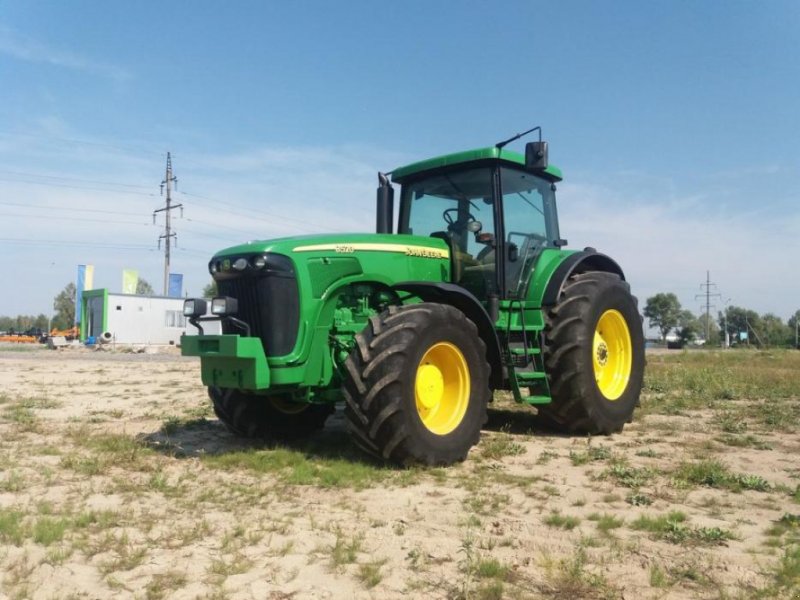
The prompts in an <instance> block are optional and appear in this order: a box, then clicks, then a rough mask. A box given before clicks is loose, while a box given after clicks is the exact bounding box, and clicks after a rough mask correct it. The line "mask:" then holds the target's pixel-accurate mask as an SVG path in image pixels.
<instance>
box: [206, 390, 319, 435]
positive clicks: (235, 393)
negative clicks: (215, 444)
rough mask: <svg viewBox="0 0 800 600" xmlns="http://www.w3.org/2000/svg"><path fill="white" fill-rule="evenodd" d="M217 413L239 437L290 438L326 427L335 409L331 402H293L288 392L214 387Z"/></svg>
mask: <svg viewBox="0 0 800 600" xmlns="http://www.w3.org/2000/svg"><path fill="white" fill-rule="evenodd" d="M208 395H209V397H210V398H211V402H212V404H213V406H214V413H215V414H216V415H217V418H219V420H220V421H222V422H223V423H224V424H225V426H226V427H227V428H228V430H229V431H230V432H231V433H233V434H234V435H237V436H239V437H246V438H261V439H265V440H282V441H288V440H293V439H297V438H301V437H305V436H307V435H309V434H311V433H314V432H315V431H317V430H319V429H322V428H323V427H324V425H325V421H326V420H327V418H328V416H329V415H330V414H331V413H332V412H333V407H332V406H329V405H320V404H307V403H304V402H293V401H292V400H291V399H289V398H286V397H284V396H259V395H256V394H247V393H245V392H242V391H240V390H233V389H227V388H218V387H210V388H208Z"/></svg>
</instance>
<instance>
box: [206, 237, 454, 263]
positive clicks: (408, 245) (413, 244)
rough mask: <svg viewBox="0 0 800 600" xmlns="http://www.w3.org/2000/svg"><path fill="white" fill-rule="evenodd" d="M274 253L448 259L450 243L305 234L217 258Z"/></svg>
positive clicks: (242, 247)
mask: <svg viewBox="0 0 800 600" xmlns="http://www.w3.org/2000/svg"><path fill="white" fill-rule="evenodd" d="M262 252H264V253H267V252H271V253H275V254H283V255H285V256H293V255H295V254H299V253H302V254H306V253H313V254H318V253H321V254H326V255H329V254H335V255H341V254H355V253H359V254H360V253H363V252H369V253H372V252H383V253H392V254H402V255H405V256H416V257H422V258H440V259H449V258H450V251H449V250H448V248H447V244H446V243H445V242H444V241H443V240H440V239H438V238H431V237H423V236H416V235H394V234H384V235H380V234H375V233H338V234H332V235H303V236H295V237H287V238H278V239H275V240H254V241H250V242H247V243H245V244H240V245H238V246H231V247H230V248H225V249H224V250H220V251H219V252H217V253H216V254H215V255H214V258H224V257H231V256H241V255H244V254H257V253H262Z"/></svg>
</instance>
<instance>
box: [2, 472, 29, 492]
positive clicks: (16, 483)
mask: <svg viewBox="0 0 800 600" xmlns="http://www.w3.org/2000/svg"><path fill="white" fill-rule="evenodd" d="M24 488H25V476H24V475H23V474H22V473H20V472H19V471H16V470H14V471H10V472H9V473H8V475H7V476H6V478H5V479H4V480H3V481H0V492H19V491H22V490H23V489H24Z"/></svg>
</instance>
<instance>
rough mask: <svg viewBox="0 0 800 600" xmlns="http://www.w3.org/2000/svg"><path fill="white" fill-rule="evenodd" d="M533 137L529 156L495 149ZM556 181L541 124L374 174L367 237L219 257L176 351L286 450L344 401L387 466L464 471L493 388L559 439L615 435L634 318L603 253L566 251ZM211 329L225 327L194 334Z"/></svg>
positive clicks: (631, 393)
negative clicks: (562, 433) (556, 431)
mask: <svg viewBox="0 0 800 600" xmlns="http://www.w3.org/2000/svg"><path fill="white" fill-rule="evenodd" d="M535 130H538V131H539V141H538V142H530V143H528V144H527V145H526V146H525V154H524V155H522V154H518V153H515V152H511V151H509V150H506V149H505V146H506V145H507V144H508V143H509V142H512V141H514V140H516V139H518V138H519V137H521V136H522V135H525V134H527V133H530V132H532V131H535ZM559 181H561V171H560V170H559V169H558V168H556V167H554V166H552V165H549V164H548V152H547V142H543V141H542V140H541V129H540V128H538V127H537V128H534V129H532V130H530V131H529V132H525V133H524V134H519V135H517V136H514V137H513V138H511V139H509V140H505V141H504V142H500V143H498V144H496V145H495V146H491V147H488V148H482V149H478V150H471V151H467V152H460V153H456V154H448V155H446V156H440V157H437V158H432V159H429V160H424V161H421V162H416V163H413V164H411V165H407V166H404V167H401V168H398V169H395V170H394V171H393V172H391V179H390V178H389V176H388V175H384V174H382V173H379V182H380V186H379V187H378V194H377V231H376V233H374V234H363V233H359V234H332V235H316V236H302V237H291V238H282V239H275V240H266V241H254V242H248V243H246V244H242V245H239V246H234V247H232V248H227V249H225V250H222V251H220V252H218V253H217V254H215V255H214V257H213V258H212V259H211V262H210V263H209V270H210V272H211V275H212V277H213V278H214V280H215V281H216V283H217V286H218V290H219V297H216V298H213V299H212V300H211V303H210V304H211V305H210V307H208V306H207V303H206V301H204V300H201V299H188V300H186V302H185V306H184V314H185V315H186V316H187V317H188V318H189V321H190V322H191V323H193V324H194V325H196V326H197V327H198V329H199V331H200V335H191V336H184V337H183V338H182V353H183V355H184V356H199V357H200V359H201V371H202V380H203V384H204V385H206V386H208V390H209V395H210V397H211V400H212V402H213V406H214V411H215V413H216V415H217V416H218V417H219V419H220V420H221V421H222V422H223V423H224V424H225V425H226V426H227V427H228V428H229V429H230V430H231V431H232V432H233V433H235V434H237V435H241V436H246V437H258V438H266V439H272V440H287V439H291V438H295V437H299V436H303V435H307V434H310V433H312V432H313V431H315V430H317V429H320V428H322V427H323V425H324V424H325V421H326V419H327V418H328V417H329V415H330V414H331V413H332V412H333V410H334V408H335V406H336V404H337V403H341V402H342V401H343V402H344V413H345V417H346V420H347V423H348V427H349V430H350V432H351V433H352V437H353V439H354V441H355V442H356V443H357V444H358V445H359V446H360V447H362V448H363V449H365V450H366V451H368V452H370V453H372V454H374V455H377V456H379V457H382V458H383V459H385V460H388V461H391V462H394V463H398V464H409V463H422V464H427V465H447V464H452V463H454V462H457V461H462V460H464V459H465V457H466V456H467V453H468V452H469V450H470V448H472V446H474V445H475V444H477V443H478V440H479V438H480V432H481V428H482V426H483V425H484V424H485V423H486V420H487V405H488V404H489V402H491V401H492V395H493V392H494V391H495V390H509V391H510V392H511V393H512V395H513V397H514V399H515V400H516V401H517V402H519V403H522V404H528V405H532V406H535V407H536V409H537V411H538V414H539V416H540V418H542V419H543V420H544V421H545V422H546V423H547V424H548V425H550V426H553V427H557V428H560V429H562V430H566V431H568V432H576V433H578V432H579V433H583V434H593V435H594V434H610V433H614V432H618V431H620V430H621V429H622V428H623V426H624V425H625V423H626V422H630V420H631V418H632V414H633V411H634V408H635V407H636V405H637V404H638V401H639V393H640V390H641V386H642V377H643V372H644V362H645V361H644V340H643V333H642V326H641V317H640V316H639V313H638V309H637V301H636V299H635V298H634V297H633V296H632V295H631V293H630V288H629V286H628V284H627V283H626V281H625V276H624V274H623V272H622V269H621V268H620V267H619V265H618V264H617V263H616V262H615V261H614V260H612V259H611V258H609V257H608V256H606V255H604V254H600V253H598V252H596V251H595V250H594V249H593V248H585V249H584V250H582V251H575V250H565V249H564V246H565V245H566V243H567V242H566V241H565V240H564V239H562V238H561V234H560V232H559V226H558V216H557V212H556V198H555V191H556V184H557V183H558V182H559ZM395 185H397V186H399V189H400V202H399V210H398V211H397V220H396V228H395V219H394V212H395V211H394V186H395ZM209 309H210V310H209ZM214 319H215V320H220V321H221V330H222V334H221V335H204V334H203V329H202V326H203V322H204V321H207V320H214Z"/></svg>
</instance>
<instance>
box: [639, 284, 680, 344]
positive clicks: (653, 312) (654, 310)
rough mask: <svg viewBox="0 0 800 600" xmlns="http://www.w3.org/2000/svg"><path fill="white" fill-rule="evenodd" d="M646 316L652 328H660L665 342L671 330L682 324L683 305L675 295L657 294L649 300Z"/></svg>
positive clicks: (645, 310) (645, 311)
mask: <svg viewBox="0 0 800 600" xmlns="http://www.w3.org/2000/svg"><path fill="white" fill-rule="evenodd" d="M644 316H645V317H647V318H648V319H649V320H650V327H657V328H658V330H659V331H660V332H661V340H662V341H663V340H665V339H666V338H667V334H668V333H669V332H670V330H671V329H673V328H674V327H677V326H678V325H679V324H680V320H681V316H682V314H681V303H680V302H679V301H678V297H677V296H676V295H675V294H664V293H661V294H656V295H655V296H651V297H650V298H648V299H647V304H646V306H645V307H644Z"/></svg>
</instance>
